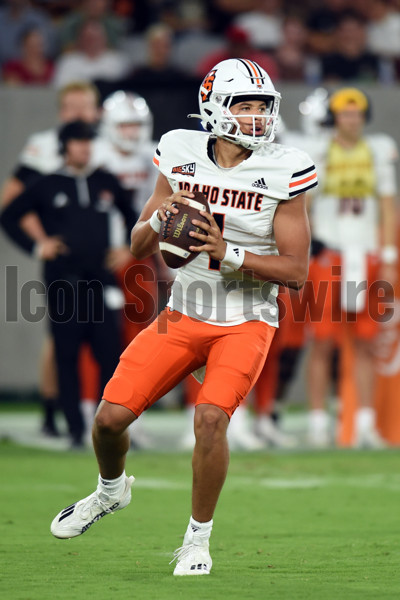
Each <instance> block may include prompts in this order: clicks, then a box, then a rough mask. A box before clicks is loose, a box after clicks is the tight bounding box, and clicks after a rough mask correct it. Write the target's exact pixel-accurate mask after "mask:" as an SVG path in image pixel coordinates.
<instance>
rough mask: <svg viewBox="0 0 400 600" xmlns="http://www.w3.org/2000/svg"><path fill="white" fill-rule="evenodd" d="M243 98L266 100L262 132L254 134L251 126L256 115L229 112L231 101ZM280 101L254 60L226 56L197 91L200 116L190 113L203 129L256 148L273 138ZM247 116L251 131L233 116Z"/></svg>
mask: <svg viewBox="0 0 400 600" xmlns="http://www.w3.org/2000/svg"><path fill="white" fill-rule="evenodd" d="M242 96H243V99H242ZM239 98H240V100H239ZM244 100H260V101H261V100H263V101H265V102H266V105H267V112H266V125H265V131H264V133H263V134H262V135H257V134H256V131H255V127H254V125H255V119H256V118H259V117H260V114H248V113H245V114H243V115H239V114H238V115H232V113H231V111H230V110H229V109H230V107H231V106H232V105H233V104H235V103H237V102H238V101H241V102H243V101H244ZM280 100H281V95H280V94H279V92H277V91H276V90H275V88H274V86H273V83H272V81H271V79H270V77H269V75H268V74H267V73H266V71H264V69H262V68H261V67H260V66H259V65H258V64H257V63H255V62H254V61H251V60H248V59H246V58H230V59H228V60H223V61H222V62H220V63H218V64H217V65H216V66H215V67H214V68H213V69H211V71H210V72H209V73H208V75H206V77H205V78H204V80H203V82H202V84H201V86H200V91H199V106H200V115H190V116H197V117H199V118H200V119H201V121H202V125H203V127H204V129H206V131H209V132H210V133H213V134H215V135H216V136H218V137H221V138H223V139H225V140H229V141H230V142H233V143H234V144H238V145H240V146H243V147H244V148H248V149H250V150H256V149H257V148H259V147H260V146H262V145H263V144H266V143H269V142H272V141H273V139H274V137H275V129H276V126H277V119H278V114H279V104H280ZM249 116H250V117H252V118H253V133H252V134H244V133H242V131H241V130H240V126H239V123H238V121H237V117H249Z"/></svg>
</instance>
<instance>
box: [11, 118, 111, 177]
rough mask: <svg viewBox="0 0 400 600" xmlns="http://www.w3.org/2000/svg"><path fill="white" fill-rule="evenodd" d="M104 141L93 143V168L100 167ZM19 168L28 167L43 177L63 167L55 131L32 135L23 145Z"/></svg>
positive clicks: (97, 139)
mask: <svg viewBox="0 0 400 600" xmlns="http://www.w3.org/2000/svg"><path fill="white" fill-rule="evenodd" d="M104 143H105V142H104V140H103V139H102V138H100V137H96V138H95V139H94V141H93V156H92V161H91V163H92V165H93V167H99V166H101V161H102V160H103V159H102V156H103V155H104V150H103V149H102V146H103V145H104ZM18 164H19V166H23V167H29V168H30V169H34V170H35V171H38V172H39V173H42V174H43V175H47V174H49V173H53V172H54V171H57V170H58V169H60V168H61V167H62V165H63V157H62V156H61V154H60V153H59V142H58V131H57V129H55V128H54V129H46V130H45V131H39V132H37V133H34V134H32V135H31V136H30V137H29V138H28V141H27V143H26V144H25V146H24V148H23V150H22V152H21V154H20V156H19V161H18Z"/></svg>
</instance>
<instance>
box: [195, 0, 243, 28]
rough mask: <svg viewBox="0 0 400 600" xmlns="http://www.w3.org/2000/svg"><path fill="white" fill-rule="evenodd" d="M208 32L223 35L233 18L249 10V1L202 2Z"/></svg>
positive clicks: (218, 0) (214, 0) (220, 0)
mask: <svg viewBox="0 0 400 600" xmlns="http://www.w3.org/2000/svg"><path fill="white" fill-rule="evenodd" d="M203 2H204V5H205V9H206V13H207V20H208V22H209V25H210V31H211V32H212V33H216V34H223V32H224V31H225V29H226V28H227V27H229V25H231V23H232V21H233V20H234V18H235V17H236V16H237V15H239V14H241V13H242V12H245V11H248V10H249V0H203Z"/></svg>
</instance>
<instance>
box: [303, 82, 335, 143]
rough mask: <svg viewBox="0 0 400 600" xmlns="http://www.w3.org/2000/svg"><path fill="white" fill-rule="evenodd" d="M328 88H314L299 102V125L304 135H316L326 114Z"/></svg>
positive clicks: (319, 131)
mask: <svg viewBox="0 0 400 600" xmlns="http://www.w3.org/2000/svg"><path fill="white" fill-rule="evenodd" d="M328 96H329V94H328V90H326V89H325V88H321V87H319V88H316V89H315V90H314V91H313V92H312V93H311V94H310V95H309V96H307V98H306V99H305V100H303V102H300V104H299V112H300V127H301V129H302V131H303V133H305V134H306V135H309V136H318V135H320V133H321V129H322V127H323V123H324V121H325V119H326V117H327V114H328V105H329V101H328Z"/></svg>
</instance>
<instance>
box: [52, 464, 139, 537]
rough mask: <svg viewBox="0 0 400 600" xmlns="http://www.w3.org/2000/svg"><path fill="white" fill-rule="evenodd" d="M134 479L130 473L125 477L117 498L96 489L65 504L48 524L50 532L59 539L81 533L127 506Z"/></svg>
mask: <svg viewBox="0 0 400 600" xmlns="http://www.w3.org/2000/svg"><path fill="white" fill-rule="evenodd" d="M134 481H135V478H134V477H133V476H132V475H131V476H130V477H126V478H125V488H124V491H123V493H122V494H121V496H120V497H119V498H113V497H110V496H109V495H108V494H106V493H105V492H99V491H98V490H96V491H95V492H93V494H91V495H90V496H87V497H86V498H83V500H79V502H75V504H71V506H67V508H64V510H62V511H61V512H60V513H58V515H57V516H56V517H55V519H53V522H52V524H51V526H50V531H51V533H52V534H53V535H54V536H55V537H56V538H60V539H69V538H72V537H76V536H78V535H82V533H85V531H87V530H88V529H89V527H91V526H92V525H93V523H96V522H97V521H100V519H102V518H103V517H105V516H106V515H109V514H111V513H113V512H116V511H117V510H121V509H123V508H125V507H126V506H128V504H129V503H130V501H131V495H132V494H131V486H132V484H133V482H134Z"/></svg>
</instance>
